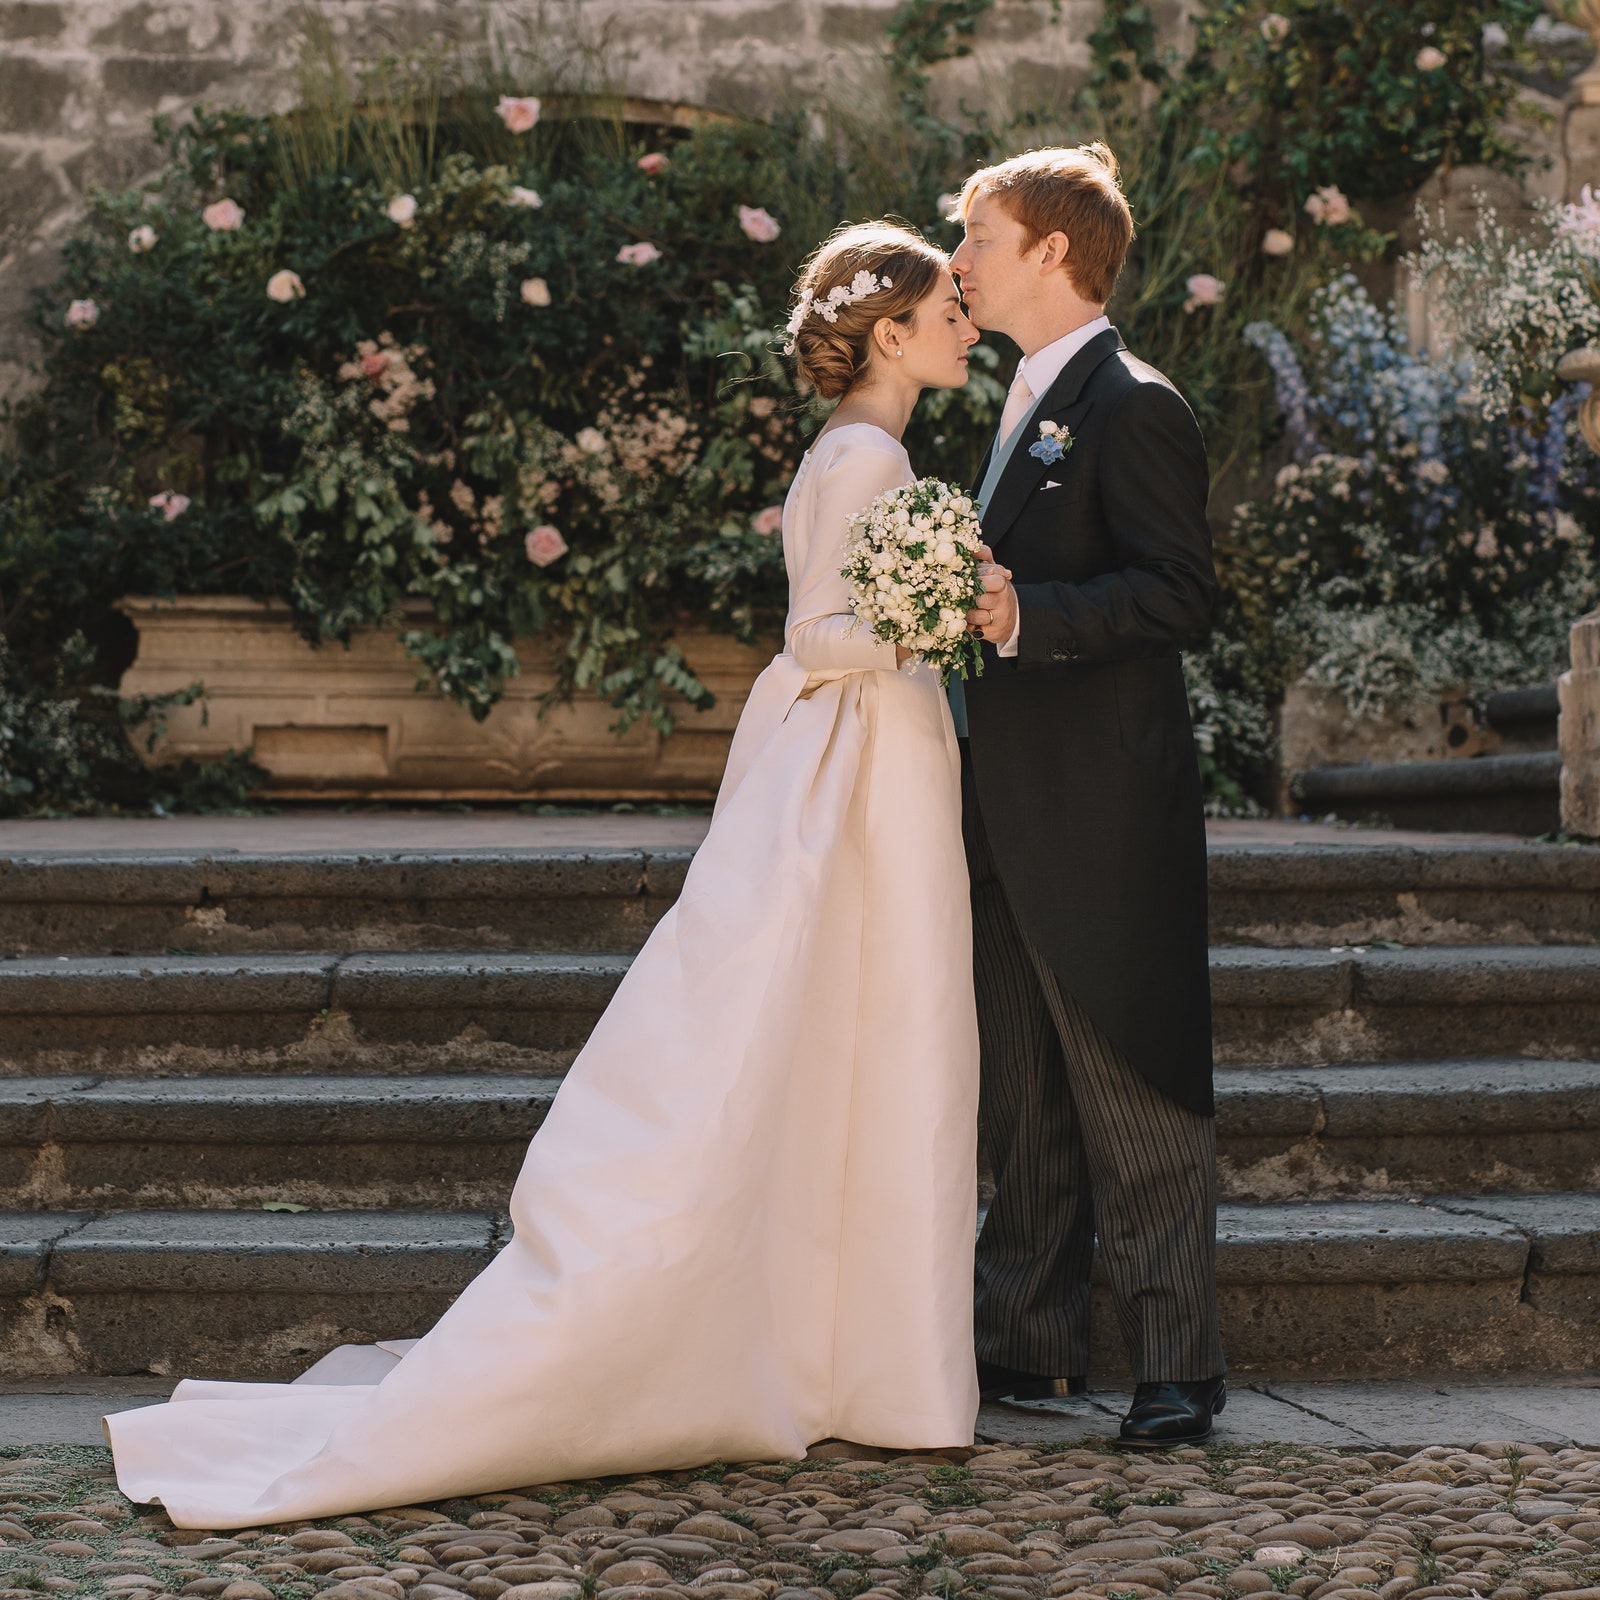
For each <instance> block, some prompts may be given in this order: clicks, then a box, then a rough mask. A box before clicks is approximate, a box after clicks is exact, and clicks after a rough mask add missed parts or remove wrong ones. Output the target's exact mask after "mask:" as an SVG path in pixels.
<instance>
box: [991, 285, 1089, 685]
mask: <svg viewBox="0 0 1600 1600" xmlns="http://www.w3.org/2000/svg"><path fill="white" fill-rule="evenodd" d="M1110 326H1111V319H1110V318H1109V317H1107V316H1098V317H1096V318H1095V319H1094V321H1092V322H1086V323H1084V325H1083V326H1082V327H1081V328H1074V329H1073V330H1072V332H1071V333H1068V334H1063V335H1062V337H1061V338H1059V339H1057V340H1056V341H1055V343H1054V344H1047V345H1046V346H1045V347H1044V349H1042V350H1035V351H1034V352H1033V354H1032V355H1031V356H1024V357H1023V358H1022V360H1021V361H1019V362H1018V363H1017V373H1018V376H1020V377H1022V378H1025V379H1026V380H1027V384H1028V387H1029V388H1030V389H1031V390H1032V391H1033V392H1034V394H1035V395H1043V394H1044V393H1045V391H1046V390H1048V389H1049V387H1050V385H1051V384H1053V383H1054V382H1055V381H1056V379H1057V378H1059V377H1060V376H1061V374H1062V372H1063V371H1065V370H1066V365H1067V363H1068V362H1069V361H1070V360H1071V359H1072V358H1073V357H1074V356H1075V355H1077V353H1078V352H1079V351H1080V350H1081V349H1083V347H1084V346H1085V345H1086V344H1088V342H1089V341H1090V340H1091V339H1092V338H1094V336H1095V335H1096V334H1098V333H1104V332H1105V331H1106V329H1107V328H1109V327H1110ZM1018 443H1019V445H1020V443H1021V441H1020V440H1019V441H1018ZM1021 634H1022V614H1021V612H1020V611H1019V612H1018V614H1017V620H1016V622H1015V624H1014V625H1013V626H1012V629H1011V637H1010V638H1009V639H1007V640H1006V642H1005V643H1004V644H1002V645H997V646H996V647H995V648H996V652H997V653H998V654H1000V655H1002V656H1014V655H1015V654H1016V653H1017V640H1018V638H1019V637H1020V636H1021Z"/></svg>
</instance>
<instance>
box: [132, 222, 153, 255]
mask: <svg viewBox="0 0 1600 1600" xmlns="http://www.w3.org/2000/svg"><path fill="white" fill-rule="evenodd" d="M155 247H156V230H155V229H154V228H152V227H151V226H150V224H149V223H148V222H141V223H140V224H139V226H138V227H137V228H135V229H134V230H133V232H132V233H130V234H129V235H128V248H129V249H130V250H131V251H133V253H134V254H135V255H136V256H142V255H145V254H147V253H148V252H149V251H151V250H154V249H155Z"/></svg>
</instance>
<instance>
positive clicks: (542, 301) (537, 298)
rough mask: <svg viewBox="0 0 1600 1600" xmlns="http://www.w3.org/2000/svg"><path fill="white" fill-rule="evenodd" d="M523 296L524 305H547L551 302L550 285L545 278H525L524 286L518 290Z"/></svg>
mask: <svg viewBox="0 0 1600 1600" xmlns="http://www.w3.org/2000/svg"><path fill="white" fill-rule="evenodd" d="M518 292H519V293H520V294H521V296H522V301H523V304H524V305H530V306H547V305H549V304H550V285H549V284H548V283H546V282H545V281H544V279H543V278H524V279H523V280H522V288H521V289H520V290H519V291H518Z"/></svg>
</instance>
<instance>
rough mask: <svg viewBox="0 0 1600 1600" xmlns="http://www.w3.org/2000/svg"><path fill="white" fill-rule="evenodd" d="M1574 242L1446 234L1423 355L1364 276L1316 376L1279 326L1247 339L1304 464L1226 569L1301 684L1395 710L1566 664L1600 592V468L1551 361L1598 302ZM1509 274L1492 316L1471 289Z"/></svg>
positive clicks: (1322, 320)
mask: <svg viewBox="0 0 1600 1600" xmlns="http://www.w3.org/2000/svg"><path fill="white" fill-rule="evenodd" d="M1562 225H1564V224H1562V223H1558V224H1557V225H1556V226H1555V228H1554V229H1553V230H1552V231H1553V232H1554V233H1557V234H1558V233H1559V232H1560V228H1561V226H1562ZM1560 248H1561V247H1560V246H1559V244H1555V245H1553V246H1547V247H1543V248H1542V247H1541V243H1540V241H1537V240H1530V241H1527V242H1526V243H1525V244H1522V243H1517V244H1513V243H1511V242H1510V241H1508V240H1507V239H1506V237H1505V236H1504V234H1503V233H1502V232H1501V230H1500V229H1499V227H1498V225H1497V224H1496V222H1495V220H1494V218H1493V216H1492V215H1490V216H1487V217H1486V218H1485V219H1484V222H1483V224H1482V227H1481V229H1480V232H1479V234H1478V237H1477V239H1476V240H1474V241H1468V240H1453V241H1449V242H1446V241H1444V240H1442V239H1440V238H1439V237H1437V236H1436V235H1432V236H1430V237H1429V238H1428V239H1427V240H1426V242H1425V243H1424V246H1423V249H1422V251H1421V252H1420V254H1419V256H1418V258H1417V260H1416V261H1414V262H1413V263H1412V264H1411V265H1412V267H1413V270H1419V271H1420V270H1424V269H1425V267H1426V266H1427V265H1428V264H1432V265H1433V267H1434V268H1435V269H1436V270H1438V271H1440V272H1447V273H1448V274H1450V281H1449V282H1448V283H1447V284H1446V285H1445V298H1446V303H1447V304H1449V305H1450V306H1451V307H1452V308H1456V309H1457V311H1458V314H1457V315H1456V316H1455V317H1454V319H1453V321H1454V328H1453V332H1454V339H1453V341H1452V343H1451V344H1450V346H1449V347H1448V348H1442V349H1439V350H1437V351H1428V350H1413V349H1411V348H1410V347H1409V345H1408V344H1407V341H1406V339H1405V336H1404V334H1403V332H1402V330H1401V328H1400V327H1399V326H1398V324H1397V322H1396V321H1395V319H1394V318H1393V317H1392V316H1385V315H1383V314H1382V313H1380V312H1379V310H1378V309H1377V307H1376V306H1374V305H1373V303H1372V301H1371V300H1370V298H1369V297H1368V296H1367V294H1366V292H1365V291H1364V290H1363V289H1362V288H1361V287H1360V285H1359V284H1358V283H1357V282H1356V280H1355V279H1354V278H1353V277H1349V276H1345V277H1341V278H1339V279H1336V280H1335V281H1334V282H1333V283H1332V284H1330V285H1329V286H1328V287H1327V288H1326V289H1325V290H1323V291H1322V292H1321V293H1320V294H1319V296H1318V297H1317V301H1316V304H1315V307H1314V312H1313V317H1312V322H1311V326H1310V330H1309V334H1308V339H1307V345H1306V352H1307V356H1308V358H1309V362H1310V371H1309V373H1308V372H1307V371H1306V369H1305V367H1304V366H1303V364H1302V359H1301V357H1300V355H1299V354H1298V353H1297V352H1296V351H1295V349H1294V348H1293V346H1292V344H1291V342H1290V341H1289V340H1288V339H1287V338H1286V337H1285V336H1284V335H1283V334H1282V332H1281V331H1280V330H1278V329H1274V328H1270V327H1265V326H1255V327H1252V328H1251V329H1250V330H1248V337H1249V338H1250V339H1251V341H1252V342H1253V343H1254V344H1255V345H1256V346H1257V347H1258V348H1259V349H1261V350H1262V352H1263V353H1264V354H1265V356H1266V357H1267V360H1268V362H1269V364H1270V366H1271V368H1272V371H1273V374H1274V378H1275V382H1276V386H1277V392H1278V399H1279V404H1280V407H1281V411H1282V415H1283V419H1284V426H1285V434H1284V444H1285V446H1286V447H1287V450H1288V453H1289V456H1290V459H1289V460H1288V461H1287V462H1286V463H1285V464H1284V465H1283V466H1282V467H1281V468H1280V469H1279V471H1278V472H1277V474H1276V478H1275V480H1274V481H1273V483H1272V486H1271V488H1270V491H1269V493H1268V494H1267V495H1266V496H1265V497H1264V498H1263V499H1260V500H1258V501H1255V502H1250V503H1246V504H1244V505H1241V506H1240V507H1239V508H1238V510H1237V511H1236V513H1235V515H1234V520H1233V526H1232V529H1231V530H1230V534H1229V537H1228V539H1227V540H1226V541H1225V544H1224V548H1223V562H1224V567H1225V571H1226V574H1227V578H1228V581H1229V583H1230V586H1231V587H1232V589H1233V591H1234V593H1235V595H1236V597H1237V599H1238V601H1239V606H1240V609H1241V612H1242V613H1243V617H1244V620H1245V622H1246V626H1247V627H1248V628H1249V629H1250V630H1251V631H1253V633H1254V636H1255V637H1256V639H1257V640H1258V642H1259V643H1260V644H1261V647H1262V649H1263V651H1264V652H1265V653H1266V657H1267V658H1269V659H1271V660H1273V661H1274V662H1275V663H1276V669H1275V670H1276V671H1277V672H1278V673H1279V674H1280V675H1281V676H1282V677H1283V678H1288V677H1294V676H1302V677H1304V679H1305V680H1306V681H1308V682H1310V683H1313V684H1315V685H1317V686H1319V687H1323V688H1328V689H1336V690H1338V691H1340V692H1342V693H1343V694H1344V695H1345V696H1346V698H1347V700H1348V702H1349V703H1350V706H1351V709H1352V710H1353V711H1354V712H1355V713H1356V714H1357V715H1361V716H1376V715H1379V714H1382V713H1383V712H1385V711H1389V710H1404V709H1409V708H1410V707H1411V706H1412V705H1413V704H1414V703H1415V702H1416V701H1418V700H1419V699H1426V698H1428V697H1436V696H1437V695H1438V693H1439V692H1440V691H1442V690H1445V689H1455V690H1464V691H1466V692H1467V693H1484V692H1487V691H1489V690H1491V689H1494V688H1497V687H1506V686H1514V685H1518V684H1528V683H1535V684H1536V683H1548V682H1550V681H1551V680H1552V679H1553V678H1554V676H1555V675H1556V674H1557V673H1558V672H1559V671H1560V670H1561V667H1562V665H1563V663H1564V656H1565V649H1566V633H1567V629H1568V627H1569V626H1570V624H1571V623H1572V621H1573V620H1574V618H1576V617H1577V616H1578V615H1579V614H1580V613H1581V612H1583V611H1585V610H1587V609H1588V608H1589V607H1590V606H1591V605H1592V604H1593V603H1594V601H1595V599H1596V598H1600V588H1597V586H1596V577H1597V572H1600V470H1597V463H1596V461H1595V458H1594V455H1593V453H1592V452H1591V451H1590V450H1589V449H1588V448H1587V446H1585V445H1584V444H1583V443H1582V442H1581V440H1580V438H1579V436H1578V434H1577V430H1576V428H1575V426H1574V419H1575V411H1576V400H1575V397H1574V396H1573V395H1572V394H1571V393H1570V392H1567V391H1563V390H1560V389H1558V388H1557V387H1556V386H1555V385H1554V383H1553V381H1552V372H1551V369H1553V366H1554V363H1555V361H1556V359H1558V357H1559V355H1560V353H1561V352H1562V351H1564V350H1565V349H1566V348H1567V344H1568V342H1569V341H1570V340H1571V339H1572V338H1573V337H1574V334H1575V332H1577V331H1579V330H1583V329H1587V328H1590V327H1593V326H1595V325H1596V324H1595V319H1596V317H1597V315H1600V308H1597V307H1596V306H1595V305H1594V303H1593V301H1592V300H1591V301H1584V300H1582V299H1581V298H1578V297H1573V296H1569V295H1568V294H1567V292H1566V290H1565V289H1564V288H1563V287H1562V286H1561V285H1560V283H1559V281H1558V275H1552V274H1551V272H1550V271H1549V268H1548V262H1549V261H1550V259H1551V258H1552V257H1554V258H1555V259H1559V255H1560ZM1492 283H1498V284H1500V285H1502V286H1503V288H1504V297H1503V300H1504V303H1503V305H1500V306H1497V307H1495V308H1494V309H1489V310H1484V309H1482V308H1480V307H1479V306H1478V305H1477V304H1476V301H1475V297H1474V295H1473V294H1471V293H1469V292H1468V291H1469V289H1470V288H1471V286H1472V285H1474V284H1477V285H1478V286H1480V287H1481V288H1482V289H1483V291H1484V294H1485V297H1486V298H1487V299H1488V300H1489V301H1491V302H1493V301H1495V300H1496V299H1497V298H1498V297H1496V296H1494V295H1492V294H1489V292H1488V291H1489V286H1490V285H1491V284H1492ZM1541 285H1543V287H1542V288H1541V287H1540V286H1541ZM1457 289H1459V290H1460V291H1461V293H1460V294H1459V295H1458V293H1457V292H1456V291H1457ZM1519 319H1520V327H1519V326H1514V324H1517V323H1518V322H1519Z"/></svg>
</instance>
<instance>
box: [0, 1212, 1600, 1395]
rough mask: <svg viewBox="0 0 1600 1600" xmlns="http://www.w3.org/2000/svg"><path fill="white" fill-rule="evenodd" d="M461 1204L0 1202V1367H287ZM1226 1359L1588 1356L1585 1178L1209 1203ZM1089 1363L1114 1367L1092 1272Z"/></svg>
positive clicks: (1545, 1365)
mask: <svg viewBox="0 0 1600 1600" xmlns="http://www.w3.org/2000/svg"><path fill="white" fill-rule="evenodd" d="M503 1238H504V1233H503V1229H502V1228H501V1226H500V1224H499V1223H498V1222H497V1221H496V1220H495V1219H494V1218H492V1217H490V1216H487V1215H478V1214H474V1213H445V1214H438V1213H434V1214H427V1213H405V1212H376V1213H375V1212H349V1211H326V1212H307V1213H304V1214H283V1213H261V1212H240V1211H235V1212H205V1211H200V1212H195V1211H140V1212H125V1213H121V1214H119V1215H115V1216H110V1217H103V1218H94V1217H91V1216H88V1215H84V1214H70V1213H52V1214H39V1213H32V1214H30V1213H11V1214H8V1215H5V1216H4V1217H0V1348H3V1349H4V1350H5V1352H6V1364H7V1370H8V1372H10V1373H11V1374H12V1375H13V1376H16V1377H29V1376H50V1375H53V1374H61V1373H68V1372H94V1373H102V1374H115V1373H132V1372H142V1371H151V1372H164V1373H170V1372H184V1373H190V1374H194V1375H196V1376H216V1377H263V1378H265V1377H284V1376H287V1375H289V1374H291V1373H293V1372H296V1371H298V1370H300V1369H302V1368H304V1367H305V1366H306V1365H307V1364H308V1363H309V1362H310V1361H312V1360H315V1359H316V1358H317V1357H319V1356H320V1355H322V1354H323V1353H325V1352H326V1351H327V1350H328V1349H330V1348H332V1347H333V1346H334V1345H336V1344H340V1343H346V1342H365V1341H371V1340H374V1339H398V1338H408V1337H414V1336H415V1335H417V1334H420V1333H422V1332H424V1331H425V1330H426V1329H427V1328H428V1327H429V1326H430V1325H431V1324H432V1322H433V1321H434V1320H435V1319H436V1318H437V1317H438V1315H439V1313H440V1311H441V1310H442V1309H443V1308H444V1306H445V1305H446V1304H448V1302H449V1300H450V1299H451V1297H452V1296H453V1295H454V1294H456V1293H458V1292H459V1291H460V1289H461V1288H463V1287H464V1286H465V1284H466V1283H467V1282H468V1281H470V1279H471V1278H472V1277H473V1276H474V1275H475V1274H476V1273H477V1272H478V1271H479V1270H481V1268H482V1267H483V1265H484V1264H485V1262H486V1261H487V1260H488V1259H489V1258H490V1257H491V1255H492V1254H493V1252H494V1251H495V1249H496V1248H497V1247H498V1245H499V1244H500V1243H502V1242H503ZM1218 1276H1219V1282H1220V1285H1221V1295H1222V1305H1223V1323H1224V1337H1225V1339H1226V1342H1227V1346H1228V1350H1229V1357H1230V1363H1231V1365H1232V1368H1233V1371H1234V1372H1235V1374H1236V1375H1238V1376H1240V1377H1244V1376H1247V1375H1251V1374H1257V1375H1272V1376H1278V1377H1288V1376H1293V1375H1297V1374H1299V1375H1306V1376H1321V1377H1337V1376H1343V1375H1347V1374H1357V1373H1358V1374H1361V1375H1363V1376H1366V1377H1378V1376H1387V1377H1394V1376H1404V1375H1406V1374H1411V1373H1418V1372H1428V1371H1442V1370H1448V1371H1454V1372H1457V1373H1462V1372H1473V1373H1476V1374H1479V1375H1482V1374H1486V1373H1501V1372H1513V1371H1515V1372H1524V1373H1527V1372H1547V1373H1552V1374H1554V1373H1566V1372H1583V1371H1592V1370H1593V1368H1594V1366H1595V1364H1596V1363H1597V1362H1600V1197H1597V1196H1594V1195H1539V1196H1528V1195H1522V1196H1512V1197H1502V1196H1480V1197H1477V1198H1461V1199H1448V1200H1443V1201H1440V1202H1438V1203H1434V1204H1420V1203H1408V1202H1405V1201H1320V1202H1308V1203H1304V1204H1299V1205H1264V1206H1238V1205H1225V1206H1224V1207H1223V1208H1222V1212H1221V1214H1220V1217H1219V1221H1218ZM1097 1295H1098V1301H1099V1304H1098V1316H1097V1321H1098V1325H1099V1335H1098V1336H1099V1338H1100V1339H1101V1340H1102V1344H1101V1346H1100V1347H1099V1348H1098V1350H1097V1353H1096V1356H1095V1360H1094V1367H1095V1370H1096V1372H1097V1373H1100V1374H1106V1375H1109V1374H1115V1373H1117V1372H1118V1371H1119V1370H1120V1368H1121V1366H1122V1363H1121V1361H1120V1359H1119V1357H1118V1356H1117V1354H1116V1352H1115V1350H1114V1348H1113V1345H1112V1339H1113V1337H1114V1336H1113V1334H1112V1332H1111V1323H1112V1318H1111V1317H1110V1316H1109V1314H1108V1307H1107V1305H1106V1303H1105V1290H1104V1287H1103V1286H1102V1287H1101V1288H1100V1289H1099V1290H1098V1291H1097Z"/></svg>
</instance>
